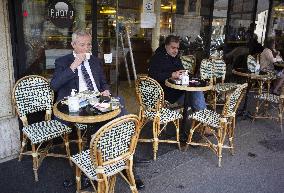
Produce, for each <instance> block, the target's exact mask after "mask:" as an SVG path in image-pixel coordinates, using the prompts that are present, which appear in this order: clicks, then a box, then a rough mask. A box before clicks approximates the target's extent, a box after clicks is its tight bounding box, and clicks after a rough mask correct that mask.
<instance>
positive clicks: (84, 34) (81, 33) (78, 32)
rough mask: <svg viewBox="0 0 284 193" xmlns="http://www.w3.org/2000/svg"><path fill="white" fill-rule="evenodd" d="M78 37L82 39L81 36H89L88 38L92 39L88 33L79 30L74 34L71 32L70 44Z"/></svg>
mask: <svg viewBox="0 0 284 193" xmlns="http://www.w3.org/2000/svg"><path fill="white" fill-rule="evenodd" d="M78 36H80V37H82V36H90V37H92V36H91V34H90V33H89V32H88V31H86V30H83V29H79V30H76V31H75V32H73V34H72V43H74V42H75V41H76V39H77V37H78Z"/></svg>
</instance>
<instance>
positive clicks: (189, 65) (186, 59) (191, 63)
mask: <svg viewBox="0 0 284 193" xmlns="http://www.w3.org/2000/svg"><path fill="white" fill-rule="evenodd" d="M180 59H181V63H182V65H183V67H184V69H185V70H188V72H189V73H190V74H191V75H194V73H195V67H196V59H195V56H193V55H186V56H181V57H180Z"/></svg>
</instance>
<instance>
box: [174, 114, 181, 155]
mask: <svg viewBox="0 0 284 193" xmlns="http://www.w3.org/2000/svg"><path fill="white" fill-rule="evenodd" d="M174 124H175V126H176V140H177V142H178V149H179V150H181V147H180V141H179V120H178V119H177V120H175V121H174Z"/></svg>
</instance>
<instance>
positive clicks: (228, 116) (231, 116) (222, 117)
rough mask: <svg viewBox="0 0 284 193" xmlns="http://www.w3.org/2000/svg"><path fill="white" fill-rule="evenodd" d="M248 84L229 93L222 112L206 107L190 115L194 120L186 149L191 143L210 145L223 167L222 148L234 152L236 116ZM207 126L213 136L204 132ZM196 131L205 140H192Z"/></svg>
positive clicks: (239, 86)
mask: <svg viewBox="0 0 284 193" xmlns="http://www.w3.org/2000/svg"><path fill="white" fill-rule="evenodd" d="M247 86H248V85H247V83H245V84H242V85H237V87H236V89H235V90H234V91H233V92H231V93H230V94H228V95H227V98H226V103H225V105H224V107H223V112H222V114H218V113H216V112H215V111H212V110H208V109H204V110H201V111H198V112H195V113H193V114H191V115H190V116H189V118H191V119H192V120H193V121H192V127H191V130H190V133H189V136H188V140H187V145H186V149H187V148H188V146H189V145H197V146H205V147H209V148H210V149H211V150H213V152H214V153H215V154H216V155H217V156H218V159H219V162H218V166H219V167H221V159H222V149H223V148H229V149H230V150H231V153H232V154H233V153H234V151H233V150H234V144H233V138H234V130H235V116H236V111H237V108H238V106H239V104H240V102H241V99H242V97H243V96H244V94H245V92H246V87H247ZM205 128H209V129H210V130H211V132H212V133H213V136H209V137H208V136H206V135H205V134H204V133H205ZM195 131H198V132H200V133H201V136H202V138H203V140H201V141H200V142H194V141H192V136H193V133H194V132H195ZM227 136H228V141H229V144H228V145H226V144H224V143H225V140H226V138H227ZM212 138H213V139H212ZM204 141H205V142H204ZM214 142H216V143H214Z"/></svg>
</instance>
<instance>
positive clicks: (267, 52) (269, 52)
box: [260, 38, 284, 95]
mask: <svg viewBox="0 0 284 193" xmlns="http://www.w3.org/2000/svg"><path fill="white" fill-rule="evenodd" d="M264 47H265V48H264V50H263V51H262V53H261V54H260V70H261V71H263V72H276V73H277V80H276V83H275V85H274V87H273V90H272V93H273V94H276V95H280V88H281V87H282V85H283V83H284V74H283V69H281V70H276V69H275V68H274V63H275V62H279V61H282V58H281V56H280V52H279V51H276V49H275V40H274V39H273V38H268V39H267V40H266V41H265V45H264Z"/></svg>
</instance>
